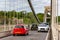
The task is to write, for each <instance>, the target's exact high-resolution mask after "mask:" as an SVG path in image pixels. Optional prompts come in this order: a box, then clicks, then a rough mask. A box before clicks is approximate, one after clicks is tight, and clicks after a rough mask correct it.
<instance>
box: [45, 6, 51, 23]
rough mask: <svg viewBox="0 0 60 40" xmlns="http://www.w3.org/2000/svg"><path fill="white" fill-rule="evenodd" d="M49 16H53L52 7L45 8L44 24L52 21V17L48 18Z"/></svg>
mask: <svg viewBox="0 0 60 40" xmlns="http://www.w3.org/2000/svg"><path fill="white" fill-rule="evenodd" d="M48 15H51V7H50V6H45V11H44V22H47V21H48V19H49V20H50V19H51V16H50V17H48Z"/></svg>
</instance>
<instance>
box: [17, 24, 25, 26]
mask: <svg viewBox="0 0 60 40" xmlns="http://www.w3.org/2000/svg"><path fill="white" fill-rule="evenodd" d="M16 26H24V24H17V25H16Z"/></svg>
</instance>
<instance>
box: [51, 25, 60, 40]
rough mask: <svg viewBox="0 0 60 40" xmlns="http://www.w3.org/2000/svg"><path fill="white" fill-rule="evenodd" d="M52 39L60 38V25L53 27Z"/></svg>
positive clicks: (59, 39) (57, 39)
mask: <svg viewBox="0 0 60 40" xmlns="http://www.w3.org/2000/svg"><path fill="white" fill-rule="evenodd" d="M51 37H52V38H51V39H52V40H60V25H57V26H54V27H52V36H51Z"/></svg>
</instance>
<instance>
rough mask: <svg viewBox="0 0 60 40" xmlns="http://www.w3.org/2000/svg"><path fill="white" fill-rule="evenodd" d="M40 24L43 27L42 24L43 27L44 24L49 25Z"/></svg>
mask: <svg viewBox="0 0 60 40" xmlns="http://www.w3.org/2000/svg"><path fill="white" fill-rule="evenodd" d="M39 26H40V27H41V26H42V27H43V26H45V27H46V26H47V25H46V24H39Z"/></svg>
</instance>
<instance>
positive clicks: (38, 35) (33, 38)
mask: <svg viewBox="0 0 60 40" xmlns="http://www.w3.org/2000/svg"><path fill="white" fill-rule="evenodd" d="M46 36H47V32H37V31H29V35H27V36H12V35H11V36H8V37H5V38H1V39H0V40H45V38H46Z"/></svg>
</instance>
